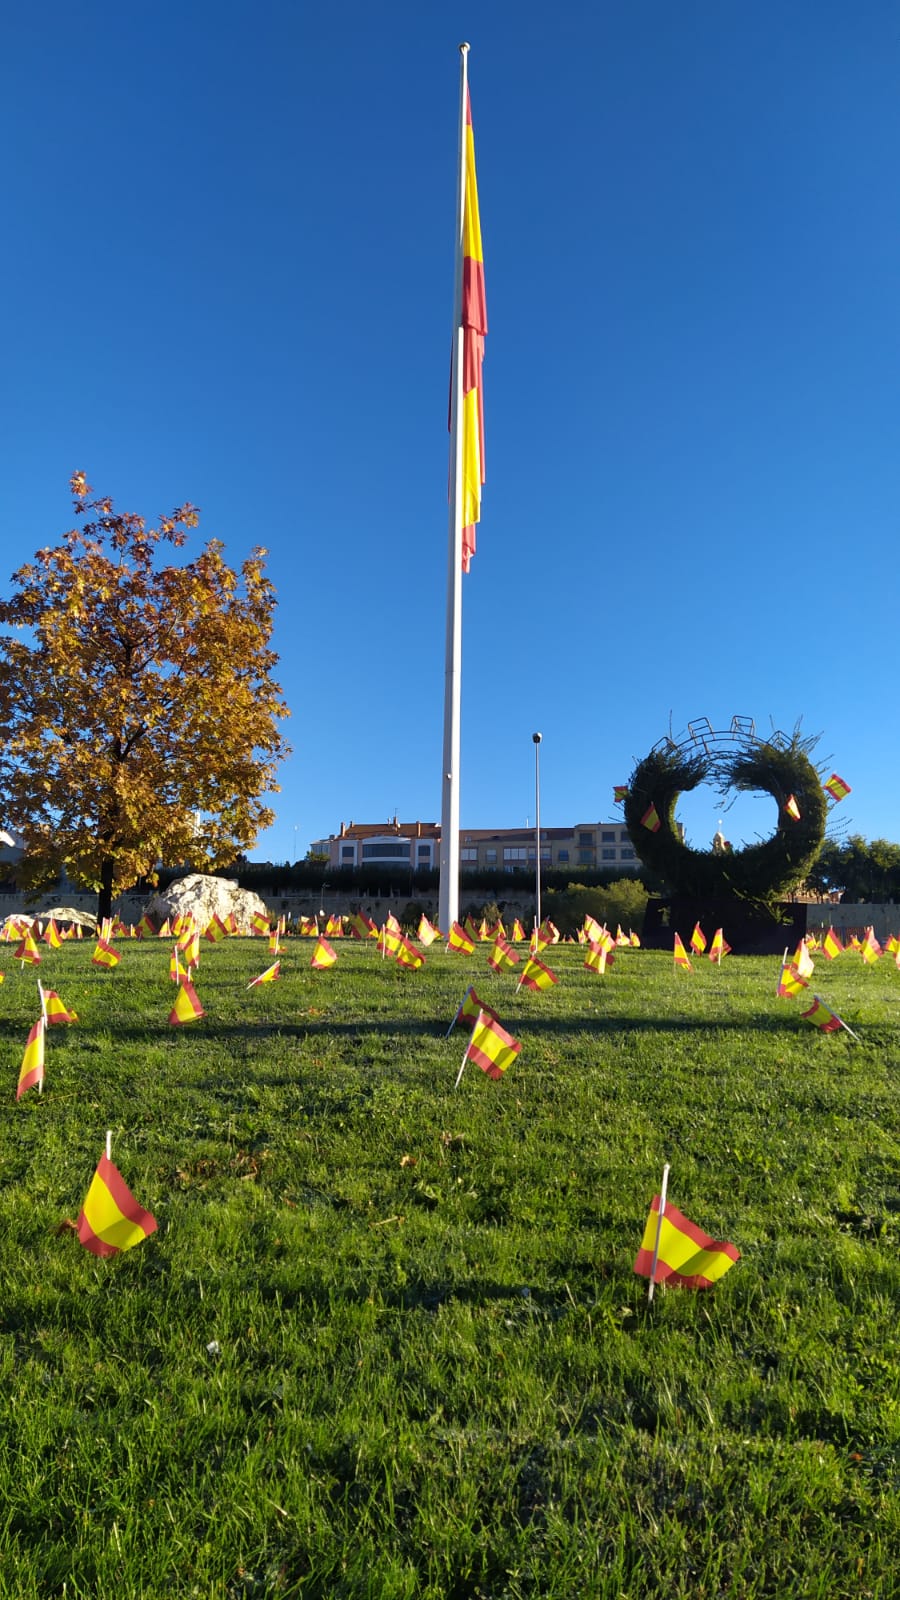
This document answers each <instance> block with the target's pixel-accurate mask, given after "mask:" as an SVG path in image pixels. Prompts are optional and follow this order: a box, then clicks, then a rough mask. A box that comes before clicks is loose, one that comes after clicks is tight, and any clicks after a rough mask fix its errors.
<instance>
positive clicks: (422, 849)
mask: <svg viewBox="0 0 900 1600" xmlns="http://www.w3.org/2000/svg"><path fill="white" fill-rule="evenodd" d="M417 854H418V857H419V860H420V861H430V860H431V845H430V844H420V845H419V847H418V851H417Z"/></svg>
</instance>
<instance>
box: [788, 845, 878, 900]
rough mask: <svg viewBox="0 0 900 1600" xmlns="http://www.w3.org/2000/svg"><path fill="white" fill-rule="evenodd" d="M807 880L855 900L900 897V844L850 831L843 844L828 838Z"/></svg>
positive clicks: (818, 887)
mask: <svg viewBox="0 0 900 1600" xmlns="http://www.w3.org/2000/svg"><path fill="white" fill-rule="evenodd" d="M807 881H808V882H809V884H810V886H811V887H812V888H814V889H825V890H829V889H834V890H840V891H841V892H842V893H843V896H844V899H845V900H848V901H851V902H854V903H863V904H865V903H870V902H876V903H877V902H880V901H885V900H900V844H892V843H891V841H890V840H889V839H872V840H871V842H869V841H868V840H866V839H864V838H863V836H862V834H860V833H851V835H850V837H849V839H846V840H845V841H844V843H843V844H840V845H838V844H835V843H834V841H832V840H828V841H826V843H825V845H824V846H823V849H822V854H821V856H820V858H819V860H818V861H817V862H816V866H815V869H814V871H813V873H812V874H810V875H809V877H808V879H807Z"/></svg>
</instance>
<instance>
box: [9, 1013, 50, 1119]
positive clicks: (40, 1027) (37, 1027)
mask: <svg viewBox="0 0 900 1600" xmlns="http://www.w3.org/2000/svg"><path fill="white" fill-rule="evenodd" d="M44 1027H45V1024H44V1018H43V1016H40V1017H38V1019H37V1022H36V1023H35V1024H34V1027H33V1028H32V1030H31V1032H30V1033H29V1035H28V1039H27V1040H26V1043H25V1054H24V1056H23V1057H22V1065H21V1067H20V1069H19V1083H18V1087H17V1089H16V1099H17V1100H21V1098H22V1096H23V1094H27V1092H28V1090H29V1089H34V1088H37V1089H38V1090H41V1089H42V1088H43V1086H44Z"/></svg>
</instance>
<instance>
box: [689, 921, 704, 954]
mask: <svg viewBox="0 0 900 1600" xmlns="http://www.w3.org/2000/svg"><path fill="white" fill-rule="evenodd" d="M691 949H692V950H693V952H694V955H695V956H702V954H703V952H704V950H705V949H706V934H705V933H704V932H703V929H702V928H701V926H700V924H699V922H695V923H694V931H693V933H692V934H691Z"/></svg>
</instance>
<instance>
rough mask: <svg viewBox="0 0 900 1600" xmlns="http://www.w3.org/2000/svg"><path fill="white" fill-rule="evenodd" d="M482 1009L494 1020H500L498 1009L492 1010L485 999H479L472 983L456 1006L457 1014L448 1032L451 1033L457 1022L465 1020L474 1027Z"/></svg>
mask: <svg viewBox="0 0 900 1600" xmlns="http://www.w3.org/2000/svg"><path fill="white" fill-rule="evenodd" d="M482 1011H483V1012H484V1014H485V1016H486V1017H491V1018H492V1019H493V1021H494V1022H499V1021H500V1018H499V1017H498V1016H497V1013H496V1011H492V1009H491V1007H490V1006H486V1005H485V1003H484V1001H483V1000H479V998H478V996H477V994H476V993H475V990H474V989H473V988H472V986H471V984H470V985H469V987H468V989H467V990H466V992H465V994H464V995H463V997H462V1000H461V1001H460V1003H459V1005H458V1006H457V1008H456V1016H455V1017H454V1018H453V1021H452V1022H451V1024H450V1027H449V1028H448V1029H447V1032H448V1033H451V1032H452V1030H453V1029H454V1028H455V1026H456V1024H457V1022H465V1023H467V1024H468V1026H469V1027H470V1028H473V1027H474V1026H475V1023H476V1022H477V1021H478V1016H479V1013H480V1012H482Z"/></svg>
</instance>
